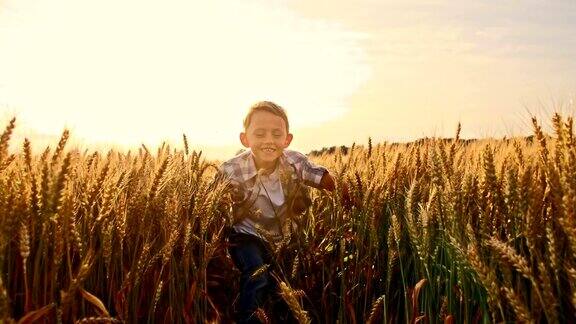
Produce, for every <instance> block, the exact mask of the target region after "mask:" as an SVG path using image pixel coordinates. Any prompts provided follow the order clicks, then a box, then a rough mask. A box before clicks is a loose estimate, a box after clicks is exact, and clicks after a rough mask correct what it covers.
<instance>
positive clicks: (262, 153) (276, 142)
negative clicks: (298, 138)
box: [240, 111, 292, 169]
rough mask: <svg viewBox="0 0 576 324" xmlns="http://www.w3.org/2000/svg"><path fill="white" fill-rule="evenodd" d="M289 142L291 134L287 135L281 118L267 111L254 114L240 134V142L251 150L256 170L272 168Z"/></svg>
mask: <svg viewBox="0 0 576 324" xmlns="http://www.w3.org/2000/svg"><path fill="white" fill-rule="evenodd" d="M291 141H292V134H288V133H287V131H286V123H285V122H284V120H283V119H282V117H280V116H276V115H274V114H273V113H271V112H268V111H256V112H254V113H253V114H252V117H251V118H250V125H248V128H247V129H246V130H245V132H242V133H240V142H242V145H244V146H245V147H249V148H250V149H251V150H252V154H253V155H254V162H256V167H257V168H258V169H260V168H264V169H270V168H273V167H274V166H275V165H276V160H277V159H278V158H279V157H280V156H281V155H282V151H283V150H284V149H285V148H286V147H288V145H290V142H291Z"/></svg>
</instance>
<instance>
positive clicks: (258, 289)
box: [220, 101, 335, 323]
mask: <svg viewBox="0 0 576 324" xmlns="http://www.w3.org/2000/svg"><path fill="white" fill-rule="evenodd" d="M292 137H293V135H292V134H291V133H290V132H289V123H288V117H287V116H286V112H285V111H284V109H282V107H280V106H278V105H277V104H275V103H273V102H270V101H261V102H257V103H256V104H254V105H253V106H252V107H250V110H249V111H248V114H247V115H246V117H245V119H244V131H243V132H241V133H240V142H241V143H242V145H243V146H244V147H246V148H249V150H246V151H245V152H243V153H241V154H239V155H237V156H236V157H234V158H232V159H230V160H228V161H226V162H224V163H223V164H222V165H221V166H220V171H221V173H222V174H223V175H224V176H225V177H226V178H227V179H228V180H229V181H230V185H231V187H232V200H233V202H234V203H233V210H232V213H233V216H234V224H233V226H232V231H231V234H230V235H229V243H230V249H229V252H230V255H231V256H232V260H233V261H234V264H235V265H236V267H237V268H238V269H239V270H240V272H241V277H240V300H239V304H238V306H239V309H240V311H239V323H258V320H257V319H256V316H254V311H255V310H256V309H257V308H258V307H261V306H262V305H263V303H264V301H265V299H266V298H267V297H268V296H267V295H268V293H269V288H270V276H269V274H268V273H267V271H265V272H264V273H262V274H261V275H258V276H255V277H254V276H252V275H253V274H254V272H255V271H256V270H258V269H261V268H262V266H264V265H266V264H270V261H271V255H270V253H269V250H268V248H267V245H268V243H270V242H271V241H276V240H278V239H281V238H282V236H283V233H284V232H285V231H286V227H285V226H284V224H287V223H286V222H285V221H286V218H287V217H290V215H293V214H299V213H301V212H302V211H303V210H305V209H306V208H307V205H309V203H310V201H309V198H308V197H307V195H306V194H305V190H304V187H302V186H301V185H300V184H305V185H307V186H312V187H315V188H318V189H326V190H329V191H332V190H334V188H335V183H334V179H333V178H332V176H331V175H330V173H328V171H327V170H326V168H324V167H321V166H316V165H314V164H312V163H311V162H310V161H308V158H307V157H306V156H305V155H303V154H301V153H298V152H295V151H290V150H286V148H287V147H288V145H290V142H291V141H292Z"/></svg>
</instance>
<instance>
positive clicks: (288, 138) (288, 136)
mask: <svg viewBox="0 0 576 324" xmlns="http://www.w3.org/2000/svg"><path fill="white" fill-rule="evenodd" d="M293 138H294V136H293V135H292V134H288V135H286V142H284V144H285V145H286V147H288V145H290V143H291V142H292V139H293Z"/></svg>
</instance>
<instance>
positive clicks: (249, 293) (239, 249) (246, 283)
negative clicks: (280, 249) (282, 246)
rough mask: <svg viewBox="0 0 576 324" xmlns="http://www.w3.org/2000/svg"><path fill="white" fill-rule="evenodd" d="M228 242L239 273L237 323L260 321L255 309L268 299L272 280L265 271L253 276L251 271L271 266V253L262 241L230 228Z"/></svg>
mask: <svg viewBox="0 0 576 324" xmlns="http://www.w3.org/2000/svg"><path fill="white" fill-rule="evenodd" d="M228 241H229V243H230V247H229V250H228V251H229V252H230V256H231V257H232V260H233V261H234V264H235V265H236V267H237V268H238V270H240V272H241V275H240V299H239V301H238V309H239V311H238V323H239V324H240V323H242V324H243V323H260V321H259V320H258V318H257V317H256V316H255V315H254V311H255V310H256V309H257V308H259V307H263V305H264V303H265V302H266V300H267V299H268V298H270V295H271V294H270V293H271V291H272V290H273V287H272V280H271V278H270V275H269V273H268V270H266V271H264V272H263V273H262V274H260V275H258V276H256V277H253V278H252V274H253V273H254V272H255V271H256V270H257V269H259V268H260V267H262V266H264V265H265V264H269V265H271V263H270V262H271V260H272V259H271V255H270V252H269V250H268V248H267V247H266V243H265V242H263V241H262V240H261V239H259V238H258V237H256V236H253V235H250V234H244V233H236V232H234V231H233V232H232V233H231V234H230V235H229V237H228Z"/></svg>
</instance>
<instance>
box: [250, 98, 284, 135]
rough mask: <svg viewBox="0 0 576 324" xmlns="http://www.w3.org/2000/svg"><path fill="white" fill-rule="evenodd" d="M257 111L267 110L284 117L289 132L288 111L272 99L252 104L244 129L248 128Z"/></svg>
mask: <svg viewBox="0 0 576 324" xmlns="http://www.w3.org/2000/svg"><path fill="white" fill-rule="evenodd" d="M257 111H267V112H269V113H272V114H274V115H276V116H278V117H280V118H282V119H283V120H284V122H285V123H286V132H288V130H289V124H288V115H286V111H285V110H284V108H282V107H280V105H278V104H275V103H273V102H272V101H259V102H257V103H255V104H253V105H252V106H250V109H249V110H248V113H247V114H246V117H244V130H246V129H248V126H249V125H250V120H251V119H252V115H254V113H255V112H257Z"/></svg>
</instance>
